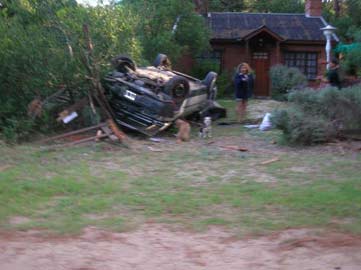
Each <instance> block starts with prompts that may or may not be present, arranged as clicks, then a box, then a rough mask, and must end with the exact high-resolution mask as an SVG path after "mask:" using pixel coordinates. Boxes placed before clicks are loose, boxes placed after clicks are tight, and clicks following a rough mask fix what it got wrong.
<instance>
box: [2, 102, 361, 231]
mask: <svg viewBox="0 0 361 270" xmlns="http://www.w3.org/2000/svg"><path fill="white" fill-rule="evenodd" d="M222 103H223V104H224V105H226V106H227V107H229V108H230V110H231V111H230V116H229V118H230V120H232V119H233V118H234V114H233V107H234V104H233V102H232V101H223V102H222ZM262 103H263V104H264V106H266V104H267V102H266V101H253V102H251V104H250V107H249V108H250V110H251V113H254V111H252V107H253V108H259V107H262V106H263V105H262ZM193 133H194V134H192V141H191V142H189V143H183V144H176V143H175V140H174V139H173V138H172V137H165V139H166V141H165V142H162V143H155V142H151V141H148V140H145V139H139V138H135V139H133V142H132V147H131V148H124V147H122V146H112V145H109V144H107V143H96V144H90V145H87V146H79V147H73V148H66V149H63V150H52V151H49V150H46V149H44V148H43V147H40V146H37V145H31V144H25V145H19V146H12V147H9V146H5V145H0V227H1V228H2V229H24V230H25V229H44V230H47V231H53V232H56V233H78V232H79V231H80V230H81V229H82V228H84V227H85V226H88V225H92V226H98V227H103V228H107V229H111V230H119V231H123V230H129V229H132V228H135V227H136V226H138V225H140V224H142V223H144V222H162V223H170V224H174V225H175V226H179V227H182V228H187V229H192V230H204V229H206V228H207V226H209V225H221V226H224V227H225V228H226V229H229V230H231V231H232V232H234V233H235V234H238V235H245V234H265V233H268V232H271V231H276V230H282V229H286V228H299V227H311V228H321V229H332V230H338V231H346V232H351V233H355V234H361V152H355V151H346V152H345V153H342V154H341V153H340V151H339V149H338V148H337V147H335V146H316V147H309V148H291V147H287V146H282V145H277V144H274V143H273V142H274V141H277V139H278V138H279V137H280V132H279V131H276V130H274V131H269V132H260V131H258V130H247V129H245V128H243V127H242V126H240V125H231V126H217V125H214V131H213V135H214V137H213V138H212V139H209V140H207V141H202V140H200V139H198V138H197V135H196V133H197V131H196V130H194V131H193ZM207 142H208V143H207ZM228 145H237V146H241V147H245V148H248V149H249V151H247V152H238V151H232V150H225V149H223V148H222V147H221V146H228ZM154 149H157V150H158V151H159V152H158V151H157V152H155V151H154ZM152 150H153V151H152ZM274 157H277V158H278V159H279V160H278V161H276V162H273V163H269V164H266V165H262V162H263V161H266V160H269V159H271V158H274Z"/></svg>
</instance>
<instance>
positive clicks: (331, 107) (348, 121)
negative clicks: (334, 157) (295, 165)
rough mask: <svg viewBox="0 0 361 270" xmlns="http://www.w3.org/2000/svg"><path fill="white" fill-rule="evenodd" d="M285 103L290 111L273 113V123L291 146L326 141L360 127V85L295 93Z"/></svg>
mask: <svg viewBox="0 0 361 270" xmlns="http://www.w3.org/2000/svg"><path fill="white" fill-rule="evenodd" d="M288 100H289V101H290V108H289V109H285V110H278V111H276V112H274V113H273V117H272V122H273V123H274V124H275V126H276V127H278V128H280V129H281V130H282V131H283V134H284V137H285V138H286V140H287V141H288V142H290V143H295V144H304V145H309V144H315V143H322V142H327V141H328V140H329V139H330V138H333V137H335V136H336V135H337V134H339V133H340V132H342V131H344V130H350V129H360V128H361V112H360V108H361V86H354V87H350V88H345V89H342V90H341V91H340V90H337V89H336V88H332V87H330V88H325V89H323V90H319V91H315V90H312V89H306V90H303V91H294V92H292V93H290V94H289V96H288Z"/></svg>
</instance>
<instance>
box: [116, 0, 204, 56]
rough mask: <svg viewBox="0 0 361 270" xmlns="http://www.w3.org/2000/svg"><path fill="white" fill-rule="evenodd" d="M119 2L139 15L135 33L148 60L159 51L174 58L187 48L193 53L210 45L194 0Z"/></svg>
mask: <svg viewBox="0 0 361 270" xmlns="http://www.w3.org/2000/svg"><path fill="white" fill-rule="evenodd" d="M121 3H122V5H124V6H125V7H127V8H129V9H130V10H132V12H133V13H137V14H138V16H139V17H140V18H142V19H141V20H140V21H139V24H138V26H137V34H138V35H139V37H140V39H141V41H142V44H143V46H144V56H145V58H146V59H147V60H148V61H149V62H152V61H153V60H154V57H155V55H157V54H158V53H159V52H162V53H164V54H167V55H168V56H169V57H170V58H171V59H172V60H176V59H177V58H178V57H179V56H181V54H182V53H184V52H186V51H187V52H192V53H193V54H194V55H196V54H198V53H200V52H202V51H204V49H205V48H207V47H208V46H209V45H208V40H209V32H208V29H207V27H206V24H205V21H204V19H203V18H202V17H201V16H199V15H198V14H197V13H195V11H194V4H193V1H190V0H186V1H178V0H150V1H142V0H123V1H122V2H121Z"/></svg>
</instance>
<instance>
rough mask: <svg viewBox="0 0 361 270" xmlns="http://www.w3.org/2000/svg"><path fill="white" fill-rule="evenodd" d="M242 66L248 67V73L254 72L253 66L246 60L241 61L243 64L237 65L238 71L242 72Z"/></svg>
mask: <svg viewBox="0 0 361 270" xmlns="http://www.w3.org/2000/svg"><path fill="white" fill-rule="evenodd" d="M242 67H245V68H246V69H247V73H248V74H249V73H252V72H253V70H252V69H251V67H250V66H249V65H248V64H247V63H246V62H243V63H241V64H239V65H238V67H237V72H240V71H241V68H242Z"/></svg>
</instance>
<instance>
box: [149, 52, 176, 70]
mask: <svg viewBox="0 0 361 270" xmlns="http://www.w3.org/2000/svg"><path fill="white" fill-rule="evenodd" d="M153 66H155V67H156V68H160V67H162V68H165V69H172V64H171V62H170V60H169V58H168V56H166V55H165V54H161V53H160V54H158V55H157V57H156V58H155V60H154V63H153Z"/></svg>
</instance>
